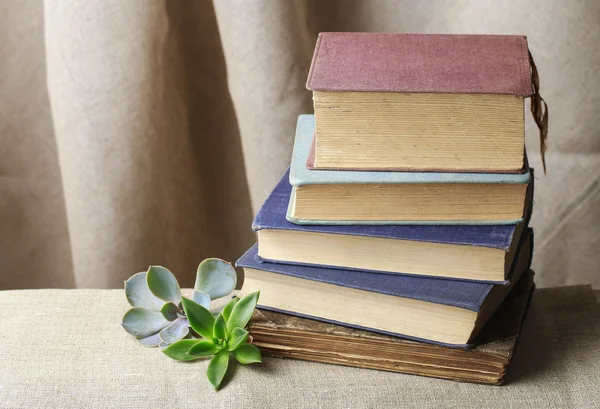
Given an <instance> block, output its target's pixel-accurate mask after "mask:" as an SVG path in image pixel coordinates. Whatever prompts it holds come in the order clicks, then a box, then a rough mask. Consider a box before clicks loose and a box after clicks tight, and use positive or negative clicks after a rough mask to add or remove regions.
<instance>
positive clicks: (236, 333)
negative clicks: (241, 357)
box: [227, 327, 250, 351]
mask: <svg viewBox="0 0 600 409" xmlns="http://www.w3.org/2000/svg"><path fill="white" fill-rule="evenodd" d="M249 335H250V334H249V333H248V331H246V330H245V329H243V328H240V327H236V328H234V329H233V331H231V335H229V339H228V340H227V350H228V351H233V350H235V349H238V348H239V347H240V346H241V345H242V344H243V343H244V342H246V341H247V340H248V336H249Z"/></svg>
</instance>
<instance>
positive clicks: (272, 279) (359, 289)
mask: <svg viewBox="0 0 600 409" xmlns="http://www.w3.org/2000/svg"><path fill="white" fill-rule="evenodd" d="M256 254H257V251H256V245H255V246H253V247H252V248H250V250H248V251H247V252H246V254H244V255H243V256H242V257H241V258H240V259H239V260H238V261H237V263H236V265H237V266H238V267H242V268H243V269H244V285H243V287H242V291H241V293H242V295H243V294H249V293H251V292H254V291H259V290H260V292H261V293H260V301H259V305H260V307H262V308H264V309H270V310H274V311H277V312H283V313H289V314H292V315H297V316H302V317H308V318H313V319H316V320H321V321H327V322H333V323H337V324H340V325H345V326H349V327H354V328H358V329H368V330H370V331H374V332H379V333H382V334H387V335H394V336H400V337H404V338H410V339H415V340H421V341H426V342H431V343H437V344H442V345H446V346H452V347H457V348H467V347H469V346H470V345H471V344H472V343H473V341H474V339H475V337H476V336H477V335H478V333H479V331H480V330H481V329H482V327H483V325H484V324H485V323H486V322H487V321H488V319H489V318H490V317H491V315H492V314H493V313H494V311H496V309H497V308H498V307H499V306H500V304H501V303H502V301H503V300H504V298H505V297H506V296H507V295H508V293H509V292H510V290H511V289H512V287H513V286H514V285H515V283H517V282H518V281H519V279H520V277H521V276H522V274H523V273H524V272H525V271H526V270H527V269H528V268H529V265H530V262H531V254H532V240H527V241H525V242H524V243H523V245H522V246H521V249H520V250H519V252H518V255H517V261H516V262H515V264H514V266H513V271H512V272H511V277H510V283H509V284H507V285H492V284H486V283H478V282H469V281H455V280H440V279H435V278H425V277H415V276H406V275H400V274H395V275H392V274H374V273H367V272H361V271H355V270H342V269H330V268H323V267H310V266H297V265H289V264H280V263H266V262H260V261H259V260H257V258H256Z"/></svg>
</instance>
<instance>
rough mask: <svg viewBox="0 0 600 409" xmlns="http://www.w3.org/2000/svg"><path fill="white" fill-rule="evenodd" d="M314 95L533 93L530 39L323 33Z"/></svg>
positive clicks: (313, 74) (311, 80)
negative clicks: (342, 93)
mask: <svg viewBox="0 0 600 409" xmlns="http://www.w3.org/2000/svg"><path fill="white" fill-rule="evenodd" d="M306 87H307V88H308V89H309V90H311V91H349V92H353V91H354V92H412V93H425V92H427V93H454V94H509V95H517V96H523V97H527V96H530V95H531V94H532V91H533V88H532V83H531V65H530V61H529V52H528V48H527V38H526V37H525V36H515V35H443V34H391V33H321V34H319V38H318V40H317V45H316V48H315V53H314V56H313V60H312V65H311V68H310V72H309V75H308V81H307V83H306Z"/></svg>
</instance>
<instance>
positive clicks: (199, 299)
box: [192, 290, 210, 310]
mask: <svg viewBox="0 0 600 409" xmlns="http://www.w3.org/2000/svg"><path fill="white" fill-rule="evenodd" d="M192 299H193V300H194V301H195V302H196V303H198V304H200V305H201V306H203V307H204V308H206V309H207V310H210V295H208V294H206V293H204V292H202V291H200V290H194V294H193V296H192Z"/></svg>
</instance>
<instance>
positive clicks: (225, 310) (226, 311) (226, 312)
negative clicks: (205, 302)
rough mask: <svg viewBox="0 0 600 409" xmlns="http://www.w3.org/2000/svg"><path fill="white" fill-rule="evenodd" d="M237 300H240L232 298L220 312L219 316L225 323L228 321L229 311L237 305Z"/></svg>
mask: <svg viewBox="0 0 600 409" xmlns="http://www.w3.org/2000/svg"><path fill="white" fill-rule="evenodd" d="M239 300H240V299H239V297H233V298H232V299H231V301H229V302H228V303H227V305H226V306H225V307H224V308H223V310H222V311H221V315H222V316H223V318H225V322H227V321H229V316H230V315H231V310H233V307H234V306H235V305H236V304H237V302H238V301H239Z"/></svg>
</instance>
